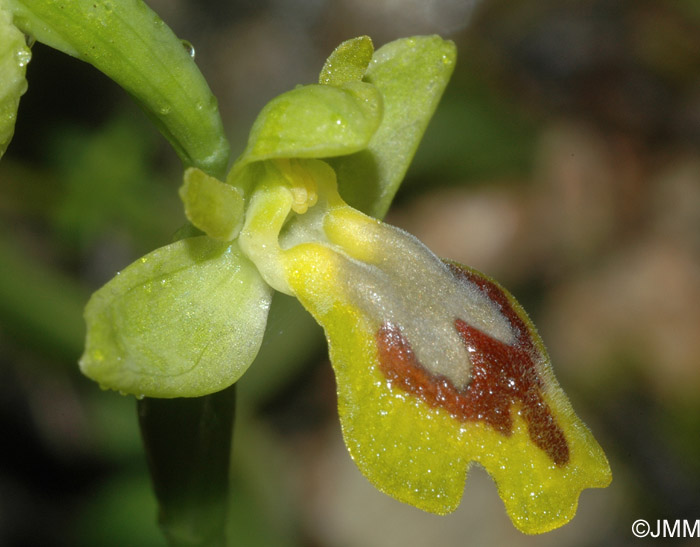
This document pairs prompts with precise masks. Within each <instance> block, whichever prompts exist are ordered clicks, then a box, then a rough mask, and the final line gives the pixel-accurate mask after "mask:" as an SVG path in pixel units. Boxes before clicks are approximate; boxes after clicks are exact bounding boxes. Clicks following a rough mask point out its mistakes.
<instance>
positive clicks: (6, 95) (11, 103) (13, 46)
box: [0, 7, 32, 158]
mask: <svg viewBox="0 0 700 547" xmlns="http://www.w3.org/2000/svg"><path fill="white" fill-rule="evenodd" d="M31 57H32V52H31V51H30V49H29V48H28V47H27V44H26V42H25V39H24V35H23V34H22V33H21V32H20V31H19V30H18V29H17V27H15V26H14V25H13V24H12V17H11V15H10V13H8V12H7V11H5V10H4V9H2V7H0V74H2V78H0V158H1V157H2V156H3V154H4V153H5V150H6V149H7V145H8V144H10V140H12V135H13V134H14V131H15V120H16V119H17V109H18V108H19V98H20V97H21V96H22V94H23V93H24V92H25V91H26V90H27V80H26V79H25V73H26V71H27V63H29V60H30V59H31Z"/></svg>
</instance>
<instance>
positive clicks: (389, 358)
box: [376, 263, 569, 466]
mask: <svg viewBox="0 0 700 547" xmlns="http://www.w3.org/2000/svg"><path fill="white" fill-rule="evenodd" d="M447 265H448V267H449V268H450V270H451V272H452V273H453V275H455V277H457V278H458V279H460V280H462V281H464V282H466V283H472V284H475V285H476V286H477V287H478V288H479V289H480V290H481V291H482V292H483V293H484V294H485V295H486V296H487V297H488V298H489V299H490V300H491V301H492V302H494V303H495V304H496V305H497V306H498V308H499V309H500V311H501V313H502V314H503V315H504V317H505V318H506V319H507V320H508V322H509V323H510V325H511V327H512V329H513V332H514V333H515V334H516V337H515V338H516V340H515V342H514V343H512V344H506V343H504V342H501V341H500V340H496V339H495V338H493V337H491V336H489V335H487V334H485V333H484V332H482V331H481V330H479V329H476V328H474V327H472V326H470V325H468V324H467V323H466V322H465V321H463V320H462V319H460V318H455V320H454V327H455V329H456V330H457V332H458V333H459V335H460V337H461V339H462V342H463V343H464V346H465V347H466V349H467V352H468V354H469V357H470V359H471V379H470V381H469V383H468V385H467V386H465V387H464V388H462V389H458V388H456V387H455V386H454V385H453V384H452V383H451V382H450V380H449V379H448V378H446V377H444V376H438V375H435V374H433V373H431V372H429V371H428V370H427V369H426V368H425V367H424V366H423V365H422V364H421V363H420V362H419V361H418V359H417V358H416V356H415V353H414V351H413V349H412V348H411V344H410V342H409V341H408V340H407V339H406V337H405V336H404V335H403V334H402V333H401V329H400V328H399V327H398V326H396V325H394V324H392V323H385V324H383V325H382V326H381V328H380V329H379V330H378V331H377V333H376V340H377V344H378V347H379V368H380V370H381V371H382V373H383V374H384V375H385V376H386V378H387V379H388V380H389V381H390V382H391V384H392V385H394V386H397V387H399V388H401V389H403V390H404V391H407V392H409V393H411V394H412V395H415V396H417V397H419V398H420V399H421V400H423V401H424V402H425V403H426V404H428V405H429V406H431V407H434V408H435V407H439V408H444V409H445V410H447V411H448V412H449V413H450V414H451V415H452V416H453V417H454V418H456V419H457V420H459V421H462V422H466V421H480V422H483V423H485V424H487V425H488V426H490V427H492V428H493V429H494V430H495V431H497V432H499V433H501V434H503V435H505V436H510V435H511V434H512V433H513V416H512V414H511V409H512V408H513V406H514V405H516V404H518V405H519V408H520V414H521V416H522V417H523V419H524V421H525V423H526V424H527V429H528V434H529V436H530V439H531V440H532V442H534V443H535V445H537V446H538V447H539V448H540V449H542V450H544V451H545V453H546V454H547V455H548V456H549V457H550V458H551V460H552V461H553V462H554V463H555V464H556V465H559V466H563V465H565V464H566V463H567V462H568V461H569V446H568V444H567V441H566V437H565V436H564V432H563V431H562V430H561V428H560V427H559V425H558V423H557V421H556V420H555V418H554V416H553V415H552V412H551V410H550V408H549V406H548V405H547V403H546V401H545V400H544V398H543V396H542V387H543V383H542V380H541V378H540V377H539V374H538V373H537V369H536V366H535V363H536V362H538V361H539V360H540V359H541V355H540V352H539V350H538V349H537V347H536V346H535V344H534V342H533V339H532V335H531V333H530V330H529V329H528V326H527V325H526V323H525V321H524V320H523V319H522V318H521V317H520V316H519V315H518V313H517V312H516V310H515V309H514V308H513V306H512V304H511V302H510V300H509V298H508V296H507V295H506V294H505V293H504V292H503V290H502V289H501V288H500V287H498V286H497V285H496V284H495V283H493V282H491V281H489V280H488V279H486V278H484V277H481V276H479V275H478V274H475V273H473V272H471V271H469V270H466V269H463V268H461V267H459V266H458V265H455V264H451V263H448V264H447Z"/></svg>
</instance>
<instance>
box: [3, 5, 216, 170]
mask: <svg viewBox="0 0 700 547" xmlns="http://www.w3.org/2000/svg"><path fill="white" fill-rule="evenodd" d="M3 1H4V4H5V7H6V9H7V10H9V11H10V12H11V13H12V14H13V15H14V23H15V25H17V27H18V28H19V29H20V30H22V31H23V32H24V33H26V34H29V35H31V36H33V37H34V38H36V40H37V41H39V42H42V43H44V44H46V45H48V46H51V47H53V48H55V49H58V50H60V51H63V52H64V53H67V54H69V55H73V56H74V57H77V58H78V59H81V60H83V61H86V62H88V63H90V64H91V65H93V66H94V67H95V68H97V69H98V70H100V71H102V72H104V73H105V74H106V75H107V76H108V77H109V78H111V79H112V80H114V81H115V82H117V83H118V84H119V85H121V86H122V87H123V88H124V89H125V90H126V91H128V92H129V93H130V94H131V95H132V96H133V97H134V99H136V101H137V102H138V103H139V104H140V105H141V106H142V107H143V108H144V110H145V111H146V113H147V114H148V115H149V117H150V118H151V119H152V120H153V121H154V123H155V124H156V125H157V127H158V129H159V130H160V131H161V132H162V133H163V135H164V136H165V137H166V138H167V139H168V140H169V141H170V143H171V144H172V145H173V147H174V148H175V151H176V152H177V153H178V155H179V156H180V159H181V160H182V161H183V163H184V164H185V165H187V166H190V165H193V166H196V167H199V168H201V169H203V170H204V171H206V172H207V173H209V174H212V175H216V176H222V177H223V175H224V174H225V172H226V168H227V166H228V161H229V153H230V150H229V145H228V141H227V139H226V136H225V134H224V130H223V124H222V121H221V117H220V116H219V109H218V104H217V101H216V99H215V98H214V96H213V95H212V93H211V91H210V89H209V86H208V85H207V83H206V81H205V80H204V77H203V76H202V74H201V73H200V71H199V69H198V68H197V65H196V64H195V63H194V60H193V59H192V58H191V57H190V54H189V52H188V50H187V49H186V48H185V47H184V46H183V43H182V42H181V41H180V40H179V39H178V38H177V37H176V36H175V34H173V32H172V30H170V28H169V27H168V26H167V25H166V24H165V23H164V22H163V20H162V19H161V18H160V17H158V15H157V14H156V13H154V12H153V11H152V10H151V9H150V8H149V7H148V6H147V5H146V4H145V3H143V2H142V1H141V0H125V1H117V0H71V1H67V0H3Z"/></svg>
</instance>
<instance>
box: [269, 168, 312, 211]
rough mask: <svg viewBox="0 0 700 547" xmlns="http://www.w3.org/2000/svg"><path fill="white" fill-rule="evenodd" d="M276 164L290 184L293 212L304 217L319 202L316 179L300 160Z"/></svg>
mask: <svg viewBox="0 0 700 547" xmlns="http://www.w3.org/2000/svg"><path fill="white" fill-rule="evenodd" d="M275 164H276V165H277V168H278V169H279V170H280V171H281V172H282V174H283V175H284V178H285V179H286V180H287V182H288V183H289V189H290V191H291V193H292V200H293V202H292V210H293V211H294V212H295V213H298V214H300V215H303V214H304V213H306V211H307V210H308V208H309V207H313V206H314V205H316V202H317V201H318V194H317V192H316V181H315V180H314V177H313V176H312V175H311V173H310V172H309V171H308V170H307V169H306V168H305V167H304V166H303V165H302V164H301V163H300V162H299V161H298V160H289V159H278V160H275Z"/></svg>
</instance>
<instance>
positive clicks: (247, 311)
mask: <svg viewBox="0 0 700 547" xmlns="http://www.w3.org/2000/svg"><path fill="white" fill-rule="evenodd" d="M271 293H272V289H270V287H269V286H268V285H267V284H265V283H264V282H263V280H262V278H261V277H260V275H259V274H258V271H257V269H256V268H255V266H254V265H253V264H252V263H251V262H250V261H249V260H248V259H247V258H246V257H245V256H243V255H242V253H241V251H240V250H239V248H238V246H237V244H235V243H234V244H230V245H226V244H222V243H220V242H217V241H215V240H213V239H211V238H209V237H206V236H200V237H195V238H190V239H185V240H182V241H178V242H176V243H173V244H171V245H168V246H167V247H162V248H160V249H157V250H155V251H153V252H152V253H150V254H148V255H146V256H144V257H143V258H141V259H139V260H138V261H136V262H134V263H133V264H131V265H130V266H128V267H127V268H126V269H125V270H124V271H122V272H121V273H119V274H118V275H117V276H116V277H114V279H112V280H111V281H110V282H109V283H107V284H106V285H105V286H104V287H102V288H101V289H100V290H98V291H97V292H96V293H95V294H94V295H93V296H92V298H91V299H90V301H89V302H88V305H87V307H86V309H85V319H86V322H87V328H88V333H87V340H86V348H85V353H84V354H83V357H82V359H81V361H80V367H81V369H82V371H83V373H84V374H86V375H87V376H88V377H90V378H92V379H93V380H95V381H97V382H99V383H100V384H101V385H102V386H103V387H105V388H110V389H114V390H118V391H121V392H123V393H130V394H134V395H136V396H139V397H140V396H144V395H145V396H149V397H166V398H167V397H196V396H200V395H205V394H208V393H213V392H215V391H219V390H221V389H223V388H225V387H228V386H229V385H231V384H233V383H234V382H235V381H236V380H238V378H239V377H240V376H241V375H242V374H243V373H244V372H245V370H246V369H247V368H248V366H249V365H250V363H251V362H252V361H253V359H254V358H255V355H256V354H257V352H258V349H259V347H260V343H261V341H262V336H263V333H264V330H265V323H266V320H267V312H268V308H269V304H270V299H271Z"/></svg>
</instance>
